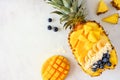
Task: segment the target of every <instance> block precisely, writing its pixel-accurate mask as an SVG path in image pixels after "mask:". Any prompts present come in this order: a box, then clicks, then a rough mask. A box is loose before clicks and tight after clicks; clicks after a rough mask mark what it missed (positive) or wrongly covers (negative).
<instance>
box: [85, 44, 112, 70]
mask: <svg viewBox="0 0 120 80" xmlns="http://www.w3.org/2000/svg"><path fill="white" fill-rule="evenodd" d="M98 46H99V51H98V52H97V53H94V52H93V51H92V50H90V51H89V52H88V56H86V57H85V69H86V70H87V69H88V68H90V67H91V66H92V65H93V64H94V63H95V62H97V61H98V60H100V59H102V56H103V54H104V53H106V52H107V51H109V52H110V51H111V50H112V46H111V44H110V43H109V42H107V43H106V44H105V45H104V46H103V43H102V42H100V43H98V44H97V47H98ZM93 54H94V56H93ZM87 57H88V58H89V60H88V58H87Z"/></svg>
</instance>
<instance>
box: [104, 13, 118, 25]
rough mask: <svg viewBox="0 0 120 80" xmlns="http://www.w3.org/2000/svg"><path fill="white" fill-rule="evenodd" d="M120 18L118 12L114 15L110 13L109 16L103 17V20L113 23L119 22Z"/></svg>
mask: <svg viewBox="0 0 120 80" xmlns="http://www.w3.org/2000/svg"><path fill="white" fill-rule="evenodd" d="M118 19H119V14H118V13H114V14H112V15H109V16H107V17H105V18H103V19H102V21H104V22H108V23H111V24H117V23H118Z"/></svg>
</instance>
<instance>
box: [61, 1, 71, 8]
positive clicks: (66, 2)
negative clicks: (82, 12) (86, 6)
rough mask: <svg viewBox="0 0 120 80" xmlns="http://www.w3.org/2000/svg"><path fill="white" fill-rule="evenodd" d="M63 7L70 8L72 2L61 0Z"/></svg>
mask: <svg viewBox="0 0 120 80" xmlns="http://www.w3.org/2000/svg"><path fill="white" fill-rule="evenodd" d="M62 1H63V4H64V6H65V7H67V8H70V7H71V4H72V1H71V0H62Z"/></svg>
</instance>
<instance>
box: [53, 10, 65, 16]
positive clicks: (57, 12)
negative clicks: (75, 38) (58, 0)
mask: <svg viewBox="0 0 120 80" xmlns="http://www.w3.org/2000/svg"><path fill="white" fill-rule="evenodd" d="M52 13H55V14H58V15H64V13H62V12H60V11H53V12H52Z"/></svg>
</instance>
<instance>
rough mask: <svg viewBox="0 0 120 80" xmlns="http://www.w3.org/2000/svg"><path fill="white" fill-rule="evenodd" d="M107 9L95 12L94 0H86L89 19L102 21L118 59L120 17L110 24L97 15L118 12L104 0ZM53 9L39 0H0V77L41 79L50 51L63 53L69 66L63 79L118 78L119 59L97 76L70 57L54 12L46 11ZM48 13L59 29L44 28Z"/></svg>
mask: <svg viewBox="0 0 120 80" xmlns="http://www.w3.org/2000/svg"><path fill="white" fill-rule="evenodd" d="M105 1H106V3H107V4H108V6H109V7H110V11H109V12H107V13H105V14H103V15H101V16H96V15H95V10H96V6H97V4H96V3H97V2H98V1H97V0H92V1H91V0H88V7H89V19H91V20H96V21H98V22H100V23H101V25H103V27H104V29H105V30H106V32H107V33H108V34H109V37H110V40H111V42H112V43H113V45H114V46H115V48H116V50H117V54H118V57H119V59H120V21H119V23H118V24H117V25H111V24H108V23H105V22H102V21H101V18H103V17H105V16H107V15H109V14H112V13H115V12H119V11H116V10H115V9H114V8H113V7H112V6H111V5H110V4H109V2H110V0H105ZM52 10H54V9H53V8H52V7H50V6H49V5H48V4H46V3H45V2H44V1H43V0H0V80H42V78H41V74H40V71H41V66H42V64H43V62H44V61H45V60H46V59H47V58H48V57H50V56H52V55H54V54H60V55H64V56H65V57H67V58H68V59H69V61H70V64H71V69H70V73H69V75H68V77H67V78H66V80H113V79H114V80H118V79H120V76H119V74H120V62H119V64H118V65H117V67H116V69H115V70H110V71H109V70H107V71H105V72H104V73H103V74H102V75H101V76H99V77H95V78H93V77H90V76H88V75H86V74H85V73H84V72H83V71H82V70H81V69H80V68H79V65H78V64H77V62H76V60H75V59H74V57H73V55H72V53H71V50H70V49H69V46H68V42H67V37H68V33H69V30H67V31H64V30H63V29H62V27H61V26H62V25H60V24H59V20H58V18H59V17H58V16H57V15H54V14H50V12H51V11H52ZM48 17H52V18H54V21H53V23H51V24H52V25H55V26H58V27H59V28H60V31H59V32H57V33H55V32H53V31H48V30H47V25H48V24H49V23H48V22H47V19H48Z"/></svg>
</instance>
